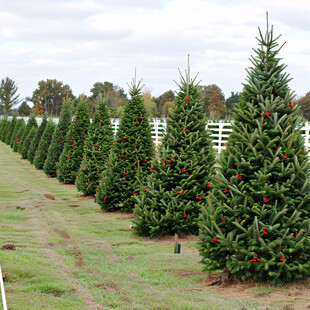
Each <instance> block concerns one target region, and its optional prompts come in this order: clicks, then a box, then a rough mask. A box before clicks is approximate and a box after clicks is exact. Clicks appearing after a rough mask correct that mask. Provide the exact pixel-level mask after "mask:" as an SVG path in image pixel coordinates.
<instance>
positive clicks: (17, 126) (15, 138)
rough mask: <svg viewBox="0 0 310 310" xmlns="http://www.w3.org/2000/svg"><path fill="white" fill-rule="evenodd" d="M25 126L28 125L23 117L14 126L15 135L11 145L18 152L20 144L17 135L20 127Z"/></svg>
mask: <svg viewBox="0 0 310 310" xmlns="http://www.w3.org/2000/svg"><path fill="white" fill-rule="evenodd" d="M23 126H26V124H25V121H24V119H22V118H20V119H18V120H17V122H16V126H15V128H14V131H13V135H12V138H11V143H10V147H11V149H13V151H14V148H15V151H14V152H17V148H18V145H17V139H18V137H17V136H18V132H19V130H20V128H21V127H23Z"/></svg>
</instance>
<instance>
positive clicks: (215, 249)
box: [200, 20, 310, 283]
mask: <svg viewBox="0 0 310 310" xmlns="http://www.w3.org/2000/svg"><path fill="white" fill-rule="evenodd" d="M259 33H260V37H259V38H258V39H257V40H258V42H259V47H258V48H257V49H254V52H255V56H254V57H253V56H252V58H251V62H252V64H253V66H252V67H250V68H249V69H248V70H247V72H248V77H247V83H245V84H244V88H243V92H242V93H241V98H240V102H239V103H236V104H235V107H234V115H233V116H234V120H235V121H234V125H233V127H232V133H231V134H230V136H229V140H228V144H227V148H226V150H225V151H224V152H223V153H222V154H221V158H220V166H221V168H220V170H219V173H218V174H217V175H216V176H215V178H214V179H213V181H212V183H211V187H212V189H213V190H212V193H211V194H210V196H209V199H208V205H207V206H206V207H205V209H204V210H203V218H202V222H201V234H200V239H201V245H200V254H201V256H202V262H203V263H204V266H205V270H207V271H215V270H216V271H218V270H221V269H226V270H228V271H229V272H230V273H231V274H235V275H236V276H238V277H239V278H241V279H246V278H254V279H257V280H259V281H272V282H274V283H280V282H286V281H289V280H293V279H298V278H301V277H304V276H306V275H307V274H309V272H310V221H309V214H310V194H309V191H310V184H309V167H310V162H309V158H308V152H306V151H305V150H304V139H303V137H302V134H301V130H300V129H301V126H302V122H301V117H300V112H299V107H298V106H297V105H293V102H292V100H293V97H294V95H293V93H292V92H291V90H290V88H289V86H288V83H289V81H290V80H291V79H290V78H289V75H288V74H287V73H285V72H284V70H285V68H286V65H284V64H283V63H282V62H281V58H279V55H278V54H279V51H280V49H281V48H282V46H281V47H280V48H279V45H278V42H277V41H278V38H279V37H274V35H273V28H271V30H270V29H269V26H268V20H267V30H266V33H265V35H263V34H262V33H261V30H260V29H259Z"/></svg>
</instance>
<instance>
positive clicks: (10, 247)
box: [0, 243, 16, 251]
mask: <svg viewBox="0 0 310 310" xmlns="http://www.w3.org/2000/svg"><path fill="white" fill-rule="evenodd" d="M0 250H2V251H6V250H10V251H15V250H16V246H15V244H12V243H7V244H4V245H3V246H2V247H1V249H0Z"/></svg>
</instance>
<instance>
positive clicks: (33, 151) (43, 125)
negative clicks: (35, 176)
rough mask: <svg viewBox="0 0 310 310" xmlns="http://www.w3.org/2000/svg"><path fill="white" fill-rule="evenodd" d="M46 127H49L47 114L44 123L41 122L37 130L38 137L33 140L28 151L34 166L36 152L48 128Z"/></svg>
mask: <svg viewBox="0 0 310 310" xmlns="http://www.w3.org/2000/svg"><path fill="white" fill-rule="evenodd" d="M46 125H47V116H46V114H43V118H42V122H41V124H40V126H39V128H38V129H37V132H36V136H35V137H34V138H33V140H32V142H31V145H30V148H29V150H28V154H27V158H28V160H29V162H30V163H31V164H33V161H34V157H35V154H36V151H37V149H38V146H39V143H40V140H41V137H42V135H43V133H44V130H45V128H46Z"/></svg>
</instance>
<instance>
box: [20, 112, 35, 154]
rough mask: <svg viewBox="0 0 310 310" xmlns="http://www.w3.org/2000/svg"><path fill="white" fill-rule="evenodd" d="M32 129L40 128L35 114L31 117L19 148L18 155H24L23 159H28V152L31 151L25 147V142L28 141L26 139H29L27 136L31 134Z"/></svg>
mask: <svg viewBox="0 0 310 310" xmlns="http://www.w3.org/2000/svg"><path fill="white" fill-rule="evenodd" d="M32 127H35V128H37V127H38V123H37V121H36V117H35V114H32V115H31V116H30V118H29V119H28V122H27V125H26V128H25V131H24V133H23V135H22V137H21V141H19V142H20V143H19V147H18V153H20V154H21V155H22V158H23V159H27V157H28V150H29V149H28V148H25V147H24V140H25V139H26V137H27V135H28V133H29V132H30V129H31V128H32Z"/></svg>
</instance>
